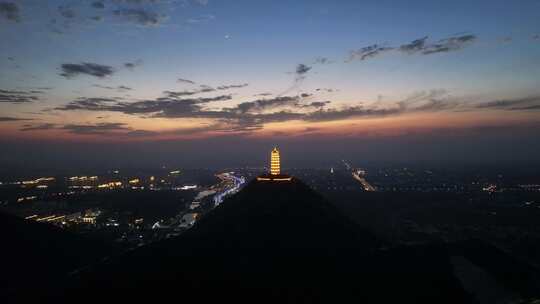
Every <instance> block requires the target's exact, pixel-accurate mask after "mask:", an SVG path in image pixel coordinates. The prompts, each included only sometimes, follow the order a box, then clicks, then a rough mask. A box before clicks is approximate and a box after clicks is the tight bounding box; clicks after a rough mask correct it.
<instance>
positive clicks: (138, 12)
mask: <svg viewBox="0 0 540 304" xmlns="http://www.w3.org/2000/svg"><path fill="white" fill-rule="evenodd" d="M113 14H114V15H116V16H119V17H122V18H124V19H125V20H127V21H129V22H132V23H136V24H139V25H143V26H156V25H158V24H159V23H160V22H161V21H162V20H163V19H164V18H165V16H161V15H158V14H157V13H155V12H151V11H147V10H144V9H138V8H137V9H135V8H121V9H117V10H115V11H113Z"/></svg>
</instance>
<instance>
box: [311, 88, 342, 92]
mask: <svg viewBox="0 0 540 304" xmlns="http://www.w3.org/2000/svg"><path fill="white" fill-rule="evenodd" d="M315 91H317V92H326V93H332V92H336V91H337V90H336V89H329V88H317V89H316V90H315Z"/></svg>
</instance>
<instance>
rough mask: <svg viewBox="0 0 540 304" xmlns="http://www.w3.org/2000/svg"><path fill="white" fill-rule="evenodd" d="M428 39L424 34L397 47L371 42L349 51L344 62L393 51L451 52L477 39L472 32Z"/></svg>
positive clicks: (369, 57) (429, 53)
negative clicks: (439, 38) (436, 39)
mask: <svg viewBox="0 0 540 304" xmlns="http://www.w3.org/2000/svg"><path fill="white" fill-rule="evenodd" d="M428 39H429V37H428V36H424V37H422V38H419V39H415V40H413V41H411V42H410V43H406V44H402V45H401V46H399V47H392V46H383V45H380V44H373V45H370V46H366V47H363V48H361V49H358V50H352V51H350V52H349V57H348V58H347V59H346V60H345V62H351V61H354V60H359V61H364V60H367V59H371V58H374V57H377V56H380V55H382V54H385V53H388V52H393V51H398V52H401V53H404V54H408V55H413V54H421V55H431V54H436V53H446V52H453V51H458V50H461V49H463V48H464V47H466V46H468V45H469V44H471V43H473V42H474V41H475V40H476V39H477V37H476V35H472V34H465V35H457V36H452V37H448V38H445V39H441V40H438V41H436V42H432V43H430V42H429V41H428Z"/></svg>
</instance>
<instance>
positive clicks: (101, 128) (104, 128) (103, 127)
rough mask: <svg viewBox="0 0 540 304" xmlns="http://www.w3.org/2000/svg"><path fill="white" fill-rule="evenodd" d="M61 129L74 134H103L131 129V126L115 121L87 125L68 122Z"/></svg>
mask: <svg viewBox="0 0 540 304" xmlns="http://www.w3.org/2000/svg"><path fill="white" fill-rule="evenodd" d="M61 129H63V130H67V131H69V132H71V133H74V134H82V135H103V134H106V133H110V132H114V131H127V130H131V128H129V127H127V126H126V124H124V123H116V122H104V123H98V124H89V125H81V124H68V125H64V126H63V127H62V128H61Z"/></svg>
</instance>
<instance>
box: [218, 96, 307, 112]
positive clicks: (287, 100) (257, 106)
mask: <svg viewBox="0 0 540 304" xmlns="http://www.w3.org/2000/svg"><path fill="white" fill-rule="evenodd" d="M299 103H300V99H299V98H298V97H296V96H282V97H276V98H272V99H259V100H255V101H248V102H242V103H240V104H239V105H237V106H236V107H235V108H230V109H227V110H228V111H231V112H234V113H241V114H244V113H261V112H264V111H266V110H272V109H275V108H279V107H285V106H289V107H290V106H295V105H297V104H299Z"/></svg>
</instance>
